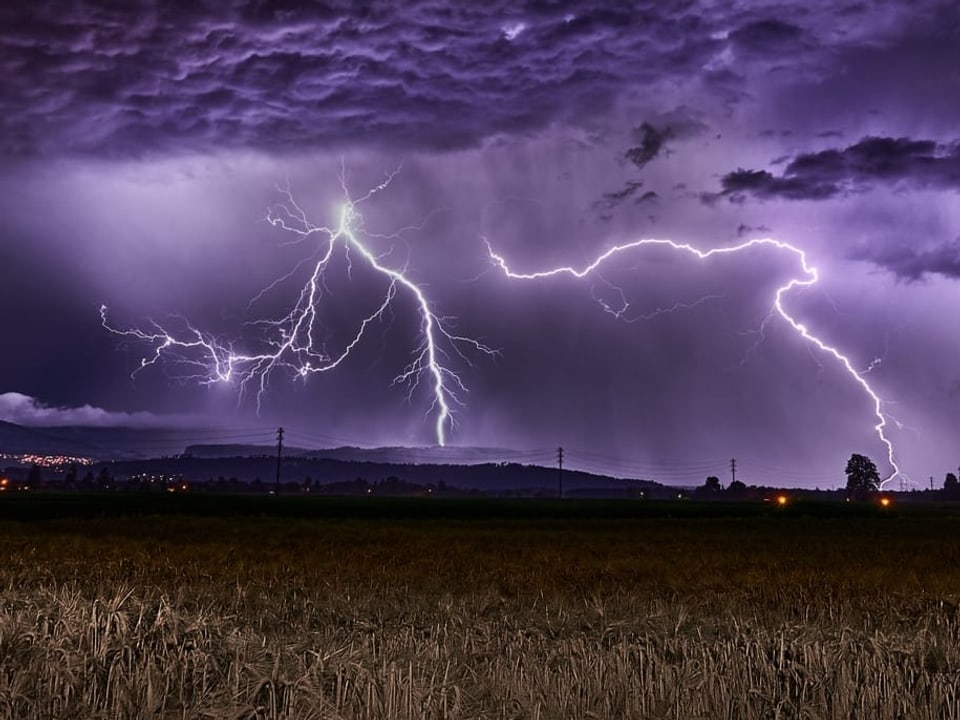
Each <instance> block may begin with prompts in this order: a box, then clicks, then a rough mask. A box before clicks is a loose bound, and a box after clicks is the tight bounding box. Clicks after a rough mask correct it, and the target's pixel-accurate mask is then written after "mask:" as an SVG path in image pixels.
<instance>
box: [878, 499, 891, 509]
mask: <svg viewBox="0 0 960 720" xmlns="http://www.w3.org/2000/svg"><path fill="white" fill-rule="evenodd" d="M890 503H891V500H890V498H888V497H882V498H880V506H881V507H890Z"/></svg>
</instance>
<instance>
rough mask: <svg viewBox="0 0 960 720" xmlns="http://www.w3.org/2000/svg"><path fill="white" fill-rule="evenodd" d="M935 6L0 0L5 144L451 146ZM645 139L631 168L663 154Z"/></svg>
mask: <svg viewBox="0 0 960 720" xmlns="http://www.w3.org/2000/svg"><path fill="white" fill-rule="evenodd" d="M938 7H940V3H938V2H925V3H917V4H912V5H911V6H910V7H909V8H905V9H897V8H896V7H890V4H889V3H880V2H876V3H870V2H864V3H857V4H852V5H849V6H838V5H837V4H836V3H834V2H826V1H825V0H824V1H823V2H814V3H809V2H807V3H797V4H796V5H795V6H794V5H791V4H790V3H780V4H779V5H778V6H777V7H776V8H764V7H761V6H758V5H757V4H755V3H749V4H748V3H744V4H743V5H740V6H738V5H736V4H734V5H723V6H721V5H718V4H717V3H714V2H708V1H702V2H691V3H687V4H685V6H684V7H683V9H677V7H676V6H675V5H673V4H668V3H654V2H650V3H644V2H639V3H629V4H628V3H615V4H611V3H608V2H600V1H599V0H579V1H578V2H571V3H564V4H563V5H562V7H561V6H560V5H558V4H554V3H546V2H534V1H530V2H526V3H520V4H517V3H513V2H507V1H506V0H494V2H492V3H489V2H488V3H482V4H474V3H453V4H450V3H445V2H437V1H436V0H414V1H412V2H406V3H396V2H392V1H387V0H380V1H379V2H369V3H352V2H330V3H291V2H280V1H277V0H274V1H271V2H261V1H260V0H257V1H255V2H254V1H249V0H233V2H225V3H185V2H173V3H170V2H159V1H158V0H142V1H141V2H138V3H134V2H131V3H108V2H104V1H102V0H101V1H96V2H89V1H87V2H76V3H71V4H69V5H66V6H65V5H64V4H63V3H59V2H54V1H53V0H37V2H31V3H7V4H5V5H4V8H3V9H0V72H2V73H3V76H4V83H3V85H2V89H0V138H2V140H0V153H3V154H6V155H25V156H32V155H36V154H49V153H97V154H101V155H112V156H127V155H142V154H144V153H150V152H163V151H164V150H172V149H179V150H196V149H209V148H211V147H258V148H265V149H281V150H283V149H286V150H293V149H299V148H301V147H303V146H320V147H330V146H331V145H344V144H363V145H364V146H366V147H370V146H376V145H380V146H392V147H399V148H411V147H414V148H434V149H436V148H439V149H444V148H459V147H465V146H471V145H475V144H477V143H478V142H480V141H482V140H483V139H485V138H487V137H490V136H493V135H497V134H500V133H517V132H525V131H530V130H537V129H540V128H543V127H546V126H549V125H551V124H555V123H561V124H581V125H589V124H591V123H595V122H597V121H598V120H599V119H600V118H602V116H603V114H604V113H605V112H606V111H607V110H608V108H609V107H610V106H611V103H613V102H614V101H615V100H616V98H617V97H618V95H619V94H620V93H622V92H623V91H624V90H625V89H627V88H631V87H632V88H644V89H645V92H646V93H650V94H651V96H655V95H656V93H658V92H664V91H667V92H669V91H671V89H673V88H676V87H677V86H679V85H682V84H684V83H687V84H689V83H701V84H702V88H701V92H702V93H707V94H710V95H713V96H715V97H716V98H719V99H731V98H743V97H746V95H745V93H744V88H745V78H746V77H747V76H748V75H749V74H750V72H751V71H752V69H754V68H756V69H759V70H763V69H764V68H768V67H770V65H771V63H776V65H777V67H778V68H782V67H783V66H784V65H790V64H793V65H797V66H799V67H804V68H808V67H811V68H812V67H817V66H819V65H823V64H824V63H827V62H829V53H830V52H832V51H834V50H835V49H836V48H838V47H843V46H845V45H849V44H854V45H855V44H857V43H858V42H861V41H862V40H863V39H864V38H870V41H871V42H874V43H875V42H877V41H878V40H879V39H880V38H882V37H883V36H884V34H885V33H886V32H887V28H889V27H896V26H898V25H900V26H902V25H906V24H908V21H911V22H912V21H916V20H917V19H923V18H927V17H928V16H929V15H930V14H931V13H932V12H933V11H934V10H935V9H936V8H938ZM772 13H776V14H777V15H779V16H785V17H790V18H792V19H793V20H792V22H791V23H789V24H788V23H785V22H783V21H781V20H777V19H775V18H773V17H771V16H770V14H772ZM734 62H735V63H736V64H735V69H734V66H732V65H731V63H734ZM647 138H648V139H650V142H647V143H641V147H643V146H644V145H646V146H647V148H648V150H647V151H646V152H644V151H642V152H641V153H640V155H639V156H638V159H640V160H644V159H645V158H646V157H647V154H651V153H652V155H655V154H656V152H657V151H658V140H657V139H656V138H655V137H654V138H651V136H650V135H649V133H648V134H647ZM652 155H651V156H652Z"/></svg>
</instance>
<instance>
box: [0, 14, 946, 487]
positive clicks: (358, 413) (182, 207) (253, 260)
mask: <svg viewBox="0 0 960 720" xmlns="http://www.w3.org/2000/svg"><path fill="white" fill-rule="evenodd" d="M0 73H2V77H3V80H2V81H0V217H2V224H0V273H2V274H0V278H2V288H3V295H2V298H3V299H2V301H0V333H2V334H0V337H2V338H4V342H3V352H2V356H0V358H2V359H0V419H6V420H10V421H13V422H19V423H22V424H27V425H64V424H100V425H109V424H117V425H132V426H158V427H168V426H177V427H187V426H189V427H201V428H207V429H209V428H223V429H233V431H237V429H248V428H265V429H267V431H268V433H269V430H270V428H274V427H276V425H278V424H283V425H285V426H287V427H289V428H290V432H291V433H292V436H291V437H292V442H294V443H295V444H300V445H304V444H308V443H310V441H311V440H312V441H313V444H314V445H320V446H322V445H331V444H343V443H354V444H369V445H376V444H416V445H427V444H431V443H434V442H435V441H436V436H435V418H436V408H435V407H431V400H432V399H433V398H432V395H431V392H430V387H431V385H430V378H429V377H425V376H424V377H421V383H420V385H419V386H418V387H416V388H414V389H413V391H412V392H411V391H410V388H409V386H407V385H403V384H397V383H394V379H395V377H396V376H397V375H398V374H400V373H402V372H403V371H404V368H405V366H407V364H408V363H409V362H411V360H413V359H414V358H415V357H416V355H417V352H418V343H419V342H420V337H419V332H420V329H421V317H420V315H419V314H418V307H417V304H416V300H415V298H414V297H413V296H412V294H411V293H410V292H407V291H406V288H404V287H400V288H399V289H398V290H397V293H396V297H395V298H394V299H393V301H392V302H391V303H390V306H389V308H388V309H387V311H386V312H384V313H383V314H382V315H381V316H379V317H378V318H376V320H375V321H374V322H372V323H371V324H370V326H369V327H368V328H367V332H366V333H365V334H364V336H363V337H362V338H361V339H360V341H359V342H358V343H357V344H356V346H355V347H354V348H353V351H352V353H351V355H350V357H349V358H348V359H347V360H346V361H344V362H343V363H342V364H341V365H339V366H338V367H336V368H335V369H333V370H331V371H329V372H326V373H317V374H312V375H310V376H309V377H307V378H306V379H301V378H298V377H295V376H293V374H292V373H291V372H290V371H289V370H285V369H284V368H278V369H277V370H276V371H275V372H273V373H271V374H270V375H269V376H268V377H267V379H266V382H267V388H266V392H264V393H263V395H262V397H261V407H260V410H259V415H258V414H257V402H256V397H255V396H256V393H255V392H253V393H250V392H248V393H247V395H246V396H245V397H244V398H241V399H240V400H239V402H238V387H237V383H236V382H232V383H215V384H212V385H205V384H202V383H200V382H197V381H195V380H191V379H190V378H189V377H185V376H190V375H198V374H200V373H202V372H203V369H202V368H199V367H198V366H196V365H191V364H189V363H188V364H184V363H182V362H181V363H178V362H176V358H175V357H173V356H172V355H170V356H167V357H164V358H162V359H161V361H159V362H157V363H156V364H154V365H152V366H150V367H147V368H145V369H143V370H142V371H141V372H138V373H137V374H136V376H135V377H134V378H132V379H131V372H132V371H134V370H136V369H137V367H138V365H139V364H140V362H141V359H142V358H144V357H149V356H150V355H151V353H152V352H153V350H152V347H151V345H150V343H143V342H136V341H134V339H133V338H131V337H129V336H127V337H124V336H119V335H116V334H112V333H111V332H109V331H108V330H107V329H105V328H104V327H102V326H101V320H100V314H99V308H100V306H101V304H104V305H106V306H108V308H109V322H110V323H111V325H112V326H114V327H117V328H122V329H129V328H141V329H145V328H149V327H150V324H149V323H150V322H151V321H156V322H158V323H161V324H163V326H164V327H165V328H168V329H169V328H178V329H180V330H182V329H183V328H184V327H185V323H187V322H189V323H190V324H192V326H193V327H195V328H198V329H201V330H202V331H203V332H205V333H210V336H211V337H212V336H216V337H217V338H219V339H220V341H221V342H222V343H224V345H225V346H226V345H230V346H231V347H232V348H234V350H235V351H237V352H253V350H252V349H251V348H257V347H261V348H262V347H263V340H264V337H265V330H264V326H262V325H258V324H256V323H255V322H253V321H257V320H262V319H266V318H277V317H282V316H283V315H284V314H285V313H287V312H288V311H289V310H290V308H291V307H293V305H294V304H295V303H296V302H297V298H298V294H299V293H300V291H301V290H302V289H303V287H304V283H305V282H306V281H307V280H308V278H309V275H310V272H311V269H312V267H313V263H315V262H316V257H317V255H316V253H317V252H318V245H322V242H320V241H321V240H322V238H317V237H314V236H310V238H308V239H306V240H304V241H301V242H294V241H296V240H298V239H299V236H297V235H296V234H295V233H291V232H289V231H285V230H284V229H283V228H280V227H276V226H274V225H272V224H271V223H269V222H268V221H267V217H268V212H269V211H270V209H271V207H273V208H275V207H276V203H278V202H281V201H283V199H284V198H283V195H282V193H280V192H278V190H277V188H278V186H279V187H281V188H282V187H285V186H286V185H287V183H289V188H290V190H291V192H292V193H293V195H294V196H295V198H296V200H297V202H298V203H299V204H300V206H301V207H302V208H303V210H304V211H305V212H306V214H307V215H308V216H309V219H310V221H311V222H312V223H314V224H316V225H320V226H323V225H326V226H329V227H331V228H335V227H336V226H337V223H338V212H339V207H340V206H341V204H342V203H343V202H344V196H343V192H342V190H341V187H340V181H339V179H338V174H339V173H340V172H341V167H342V168H344V170H345V179H346V185H347V187H348V189H349V191H350V194H351V197H353V198H354V199H357V198H359V197H361V196H363V195H365V194H366V193H367V192H368V191H369V190H370V189H372V188H374V187H376V186H377V185H379V184H381V183H382V182H383V181H384V179H385V177H386V176H387V175H389V174H390V173H392V172H393V171H394V170H396V169H397V168H398V167H399V168H400V170H399V172H398V174H397V175H396V176H395V177H394V179H393V180H392V182H390V184H389V185H388V186H387V187H386V188H384V189H383V190H381V191H379V192H377V193H376V194H374V195H373V196H371V197H370V198H369V199H368V200H366V201H364V202H363V203H362V204H360V205H359V206H357V208H356V209H357V211H358V212H360V213H361V214H362V216H363V225H362V242H363V243H364V246H365V247H367V248H369V249H370V251H371V252H372V253H373V254H374V255H375V256H377V257H378V258H379V260H378V262H380V263H382V265H383V266H384V267H387V268H390V269H391V270H393V271H399V272H404V273H405V275H404V277H407V278H409V279H410V281H411V282H412V283H414V284H415V285H416V287H418V288H420V289H421V290H422V291H423V294H424V296H425V298H426V299H427V301H428V302H429V307H430V309H431V311H432V312H433V313H435V314H436V316H437V317H441V318H445V319H446V320H445V322H446V327H447V329H448V330H450V331H451V332H452V333H453V334H455V335H458V336H464V337H468V338H473V339H475V340H477V341H479V342H482V343H484V344H485V345H486V346H489V347H490V348H492V349H495V350H497V351H498V354H497V355H496V356H495V357H491V356H489V355H488V354H486V353H483V352H480V351H477V350H476V348H473V347H472V346H470V345H469V343H468V344H467V345H466V346H464V345H463V344H461V345H460V346H459V348H460V350H462V351H463V357H461V356H460V355H459V354H458V353H457V352H455V351H454V348H453V347H452V346H449V345H448V346H447V347H446V350H447V351H448V357H447V358H446V359H445V360H443V362H444V363H445V365H446V367H448V368H449V369H451V370H452V371H454V372H457V373H458V374H459V377H460V379H461V380H462V382H463V385H464V386H465V387H466V390H467V391H466V392H464V391H460V392H459V393H458V395H459V399H460V400H461V401H462V403H463V405H462V406H459V405H454V408H455V410H456V413H455V424H454V425H453V427H451V428H448V433H447V434H448V442H449V444H450V445H453V446H484V447H501V448H513V449H516V450H518V451H523V452H529V453H530V454H529V457H530V458H531V459H537V458H540V459H542V460H543V461H544V462H549V461H550V458H551V457H552V453H553V449H555V448H556V447H557V446H558V445H563V446H564V447H565V448H566V450H567V456H568V458H569V463H570V464H571V465H573V466H580V467H585V468H588V469H594V470H600V471H607V472H611V473H614V474H623V475H632V476H643V477H648V478H650V479H654V480H661V481H665V482H677V483H686V484H698V483H700V482H702V480H703V478H704V477H705V476H706V475H708V474H717V475H721V476H723V477H726V468H727V463H728V461H729V458H731V457H736V458H737V461H738V467H739V468H740V472H739V473H738V477H739V478H740V479H742V480H744V481H745V482H747V483H764V484H780V485H791V486H808V487H814V486H820V487H835V486H838V485H840V484H842V482H843V468H844V465H845V463H846V459H847V458H848V457H849V456H850V454H851V453H852V452H859V453H863V454H867V455H869V456H870V457H872V458H873V459H874V460H875V461H876V462H877V465H878V467H879V469H880V472H881V475H882V476H884V477H886V476H887V475H888V474H889V473H890V471H891V468H890V466H889V464H888V463H887V461H886V449H885V448H884V446H883V444H882V443H881V441H880V439H879V438H878V436H877V434H876V432H875V431H874V425H875V424H876V422H877V420H876V417H875V416H874V408H873V404H872V402H871V399H870V397H869V395H868V394H867V393H866V392H865V391H864V389H863V388H862V387H861V386H860V385H859V384H858V383H857V382H856V381H855V379H854V378H853V377H852V376H851V375H850V374H849V373H848V372H847V371H846V370H845V369H844V368H843V366H842V364H841V363H840V362H838V361H837V359H836V358H834V357H832V356H830V355H829V354H826V353H824V352H822V351H821V350H819V349H818V348H817V347H815V346H814V345H813V344H811V343H810V342H808V341H806V340H804V339H803V338H802V337H800V335H799V334H798V333H797V332H796V331H795V330H794V329H793V328H791V327H790V325H789V324H788V323H787V322H786V321H785V320H784V319H783V318H781V317H780V316H779V315H773V316H770V319H769V320H767V321H766V322H765V318H767V317H768V314H769V313H770V311H771V308H772V304H773V301H774V298H775V294H776V291H777V288H778V287H781V286H783V285H784V284H786V283H788V282H789V281H790V280H791V279H803V278H804V274H803V272H802V267H801V266H800V264H799V262H798V258H797V256H796V255H795V254H792V253H790V252H780V251H778V250H777V248H775V247H773V246H769V245H767V246H763V245H761V246H754V247H750V248H748V249H745V250H743V251H741V252H738V253H729V254H719V255H713V256H711V257H710V258H708V259H706V260H703V261H700V260H698V259H696V258H695V257H693V256H692V255H691V254H690V253H682V252H677V251H675V250H670V249H669V248H666V247H663V246H646V247H638V248H634V249H633V250H631V251H627V252H623V253H619V254H617V255H615V256H614V257H611V258H610V259H609V260H608V261H607V262H605V263H604V264H602V265H601V266H600V267H599V268H598V269H597V272H596V273H593V274H591V275H589V276H588V277H585V278H583V279H577V278H574V277H571V276H569V275H567V276H556V277H549V278H543V279H540V280H512V279H509V278H508V277H506V276H505V274H504V272H503V271H502V269H501V268H500V267H499V266H497V265H496V264H495V263H494V262H493V261H492V260H491V258H490V256H489V254H488V248H487V242H489V244H490V247H492V248H493V249H494V251H495V252H497V253H499V254H500V255H502V256H503V257H504V258H506V259H507V261H508V262H509V264H510V269H511V270H513V271H514V272H517V273H535V272H538V271H542V270H546V269H549V268H552V267H555V266H558V265H571V266H574V267H576V268H583V267H585V266H586V265H588V264H589V263H590V262H592V261H593V260H594V259H595V258H597V257H598V256H599V255H600V254H602V253H603V252H605V251H606V250H608V249H610V248H612V247H613V246H615V245H618V244H624V243H629V242H631V241H635V240H637V239H640V238H657V239H669V240H672V241H675V242H678V243H688V244H690V245H692V246H694V247H696V248H698V249H700V250H702V251H707V250H709V249H711V248H721V247H729V246H734V245H737V244H740V243H744V242H747V241H749V240H750V239H753V238H773V239H776V240H778V241H781V242H783V243H789V244H790V245H791V246H793V247H795V248H798V249H800V250H802V251H804V252H805V253H806V255H807V259H808V262H809V263H810V264H811V265H812V266H815V267H816V268H817V269H818V270H819V273H820V278H819V282H818V283H817V284H816V286H815V287H809V288H804V287H798V288H795V289H793V290H792V291H790V292H788V293H786V294H785V295H784V297H783V304H784V306H785V307H786V309H787V311H788V312H789V313H790V314H791V315H792V316H793V317H794V318H795V319H796V320H797V321H798V322H800V323H803V325H804V326H805V327H806V328H807V330H808V331H809V332H810V333H812V334H813V335H815V336H817V337H818V338H820V339H821V340H823V341H824V342H825V343H828V344H830V345H833V346H835V347H836V348H837V349H838V350H840V351H841V352H842V353H844V354H845V355H846V356H847V357H848V358H849V360H850V362H851V364H852V367H853V368H855V369H856V370H857V371H858V372H863V373H864V374H862V377H863V378H864V379H865V380H866V381H867V382H868V383H869V385H870V387H872V388H873V390H875V391H876V393H877V394H878V395H879V396H880V397H881V398H882V399H883V401H884V402H883V405H882V408H883V411H884V413H885V415H886V417H887V420H888V429H887V434H888V436H889V438H890V440H891V441H892V443H893V446H894V449H895V452H896V457H897V460H898V462H899V465H900V467H901V469H902V470H903V472H904V475H905V476H906V477H907V478H909V480H910V482H911V483H912V485H913V486H925V485H926V484H927V482H928V480H927V478H928V476H931V475H932V476H934V477H935V480H936V483H937V484H938V485H939V484H940V483H941V482H942V479H943V476H944V473H945V472H947V471H951V470H954V471H955V470H956V468H957V464H958V462H960V447H958V445H960V443H958V437H960V363H958V357H960V353H958V350H960V312H958V301H960V285H958V280H960V195H958V191H960V8H958V6H957V4H956V2H955V0H947V1H945V2H933V1H921V2H913V3H905V2H888V1H883V0H867V1H851V2H835V1H834V0H831V1H830V2H825V1H823V0H812V1H811V0H804V1H803V2H799V1H797V2H790V1H784V2H776V3H759V2H750V3H747V2H716V1H715V0H702V1H700V2H697V1H693V0H691V1H690V2H682V3H660V2H643V3H641V2H636V3H630V2H599V1H598V0H580V1H572V2H564V3H560V2H550V1H548V0H539V1H531V2H519V3H518V2H500V1H499V0H491V1H488V2H484V3H446V2H440V1H439V0H411V1H410V2H405V3H397V2H388V1H386V0H376V1H374V2H366V3H356V2H347V1H346V0H337V1H334V2H314V3H308V2H293V1H292V0H228V2H182V1H180V0H170V1H161V0H139V2H118V1H116V0H111V1H107V0H102V1H99V2H84V1H79V2H73V3H66V4H65V3H60V2H53V1H52V0H36V1H35V2H30V3H6V4H4V6H3V9H0ZM359 232H360V231H359V230H358V233H359ZM346 259H347V256H346V255H343V256H339V257H338V260H337V263H336V264H331V266H330V268H329V269H328V273H327V276H326V278H325V283H324V284H323V288H322V291H323V298H322V309H321V310H320V312H318V314H317V317H316V322H315V325H314V328H313V332H314V333H315V334H316V338H315V339H316V342H317V343H318V346H322V347H323V348H325V350H326V351H327V352H328V353H331V354H337V353H339V352H340V351H342V350H343V349H344V347H345V346H346V345H347V344H348V343H349V342H350V341H351V339H353V336H354V334H355V333H356V331H357V327H358V325H359V324H360V323H361V322H362V321H363V319H364V318H365V317H367V316H369V315H370V314H371V312H373V311H374V310H375V309H376V308H377V307H378V306H379V304H380V303H382V302H383V301H384V297H385V295H384V293H385V292H386V287H385V282H384V279H385V278H384V276H383V275H381V274H378V273H376V272H374V271H372V269H371V267H370V266H369V264H368V263H365V262H364V258H363V257H362V256H360V255H359V254H358V252H357V251H356V249H354V250H353V251H351V253H350V254H349V261H350V263H351V264H350V265H349V266H348V265H347V261H346ZM291 271H294V272H293V274H292V275H291V276H290V277H288V278H287V279H286V280H285V281H284V282H282V283H280V284H278V285H276V286H273V287H272V288H271V289H270V290H269V291H268V292H266V293H265V294H263V295H262V296H260V297H259V298H258V299H257V300H256V301H255V302H253V303H251V300H252V299H253V298H255V297H257V295H258V293H260V291H261V290H263V289H264V288H266V287H268V286H270V285H271V283H272V282H273V281H274V280H276V279H278V278H281V277H284V276H285V275H286V274H288V273H290V272H291ZM625 303H626V304H628V305H629V307H628V308H627V309H626V310H625V311H624V312H622V313H620V317H616V316H615V315H614V313H613V312H611V311H613V310H618V309H621V308H623V307H624V304H625ZM658 311H663V312H658ZM258 343H259V345H258ZM181 355H182V356H183V357H185V358H186V359H187V360H190V359H191V358H193V359H195V358H194V356H192V355H191V354H190V353H181ZM257 382H259V381H257ZM225 432H226V430H225ZM297 440H299V442H296V441H297Z"/></svg>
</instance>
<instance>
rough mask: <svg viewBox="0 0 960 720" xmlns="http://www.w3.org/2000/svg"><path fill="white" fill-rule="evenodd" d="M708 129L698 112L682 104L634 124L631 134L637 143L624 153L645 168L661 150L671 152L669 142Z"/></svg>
mask: <svg viewBox="0 0 960 720" xmlns="http://www.w3.org/2000/svg"><path fill="white" fill-rule="evenodd" d="M708 129H709V126H708V125H707V124H706V123H705V122H704V121H703V120H702V119H700V117H699V116H698V114H697V113H694V112H693V111H691V110H690V109H689V108H686V107H679V108H676V109H674V110H671V111H670V112H666V113H662V114H660V115H658V116H657V117H655V118H653V119H652V120H650V121H647V122H644V123H641V124H640V126H639V127H636V128H634V129H633V132H632V135H633V141H634V142H635V143H636V144H635V145H634V146H633V147H631V148H629V149H627V151H626V152H625V153H624V154H623V155H624V157H625V158H626V159H627V160H629V161H630V162H631V163H633V164H634V165H636V166H637V167H638V168H643V167H644V166H645V165H646V164H647V163H649V162H650V161H651V160H654V159H655V158H657V157H659V156H660V155H661V154H664V153H669V152H670V149H669V147H668V146H667V143H668V142H670V141H674V140H684V139H686V138H690V137H695V136H697V135H699V134H701V133H703V132H706V131H707V130H708Z"/></svg>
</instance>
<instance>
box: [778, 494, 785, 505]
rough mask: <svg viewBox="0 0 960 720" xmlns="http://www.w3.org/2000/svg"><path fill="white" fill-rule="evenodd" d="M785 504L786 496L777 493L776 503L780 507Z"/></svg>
mask: <svg viewBox="0 0 960 720" xmlns="http://www.w3.org/2000/svg"><path fill="white" fill-rule="evenodd" d="M786 504H787V496H786V495H777V505H779V506H780V507H783V506H784V505H786Z"/></svg>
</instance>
